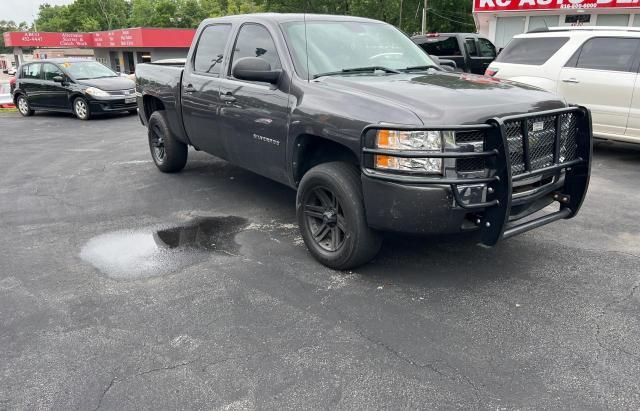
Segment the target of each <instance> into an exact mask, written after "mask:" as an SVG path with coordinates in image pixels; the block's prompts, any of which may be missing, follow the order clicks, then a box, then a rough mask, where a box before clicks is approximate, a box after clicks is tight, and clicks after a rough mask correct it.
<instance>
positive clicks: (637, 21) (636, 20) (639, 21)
mask: <svg viewBox="0 0 640 411" xmlns="http://www.w3.org/2000/svg"><path fill="white" fill-rule="evenodd" d="M633 27H640V14H634V17H633Z"/></svg>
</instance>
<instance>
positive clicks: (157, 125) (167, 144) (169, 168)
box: [148, 110, 188, 173]
mask: <svg viewBox="0 0 640 411" xmlns="http://www.w3.org/2000/svg"><path fill="white" fill-rule="evenodd" d="M148 135H149V149H150V150H151V157H152V158H153V162H154V163H156V166H157V167H158V168H159V169H160V171H162V172H165V173H175V172H177V171H180V170H182V169H183V168H184V166H185V165H186V164H187V156H188V147H187V145H186V144H184V143H183V142H181V141H179V140H177V139H176V138H175V137H174V136H173V134H171V131H170V130H169V125H168V124H167V119H166V117H165V115H164V111H163V110H159V111H155V112H154V113H153V114H151V117H149V126H148Z"/></svg>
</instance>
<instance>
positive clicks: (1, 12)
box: [0, 0, 74, 23]
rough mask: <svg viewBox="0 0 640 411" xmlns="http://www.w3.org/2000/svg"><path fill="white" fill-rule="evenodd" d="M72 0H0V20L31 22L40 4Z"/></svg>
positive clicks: (55, 3)
mask: <svg viewBox="0 0 640 411" xmlns="http://www.w3.org/2000/svg"><path fill="white" fill-rule="evenodd" d="M73 1H74V0H0V20H13V21H15V22H16V23H20V22H21V21H26V22H27V23H32V22H33V19H34V17H35V16H36V15H37V13H38V7H39V6H40V5H41V4H44V3H49V4H51V5H52V6H53V5H58V4H69V3H73Z"/></svg>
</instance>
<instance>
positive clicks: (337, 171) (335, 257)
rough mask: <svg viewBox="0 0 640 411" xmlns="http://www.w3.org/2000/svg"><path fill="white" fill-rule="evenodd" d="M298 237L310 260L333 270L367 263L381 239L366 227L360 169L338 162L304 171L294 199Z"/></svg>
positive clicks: (378, 246) (375, 251)
mask: <svg viewBox="0 0 640 411" xmlns="http://www.w3.org/2000/svg"><path fill="white" fill-rule="evenodd" d="M296 215H297V217H298V225H299V226H300V234H302V238H303V240H304V243H305V244H306V246H307V248H308V249H309V252H310V253H311V254H312V255H313V257H314V258H315V259H316V260H318V261H319V262H321V263H322V264H324V265H326V266H327V267H330V268H333V269H336V270H347V269H351V268H355V267H357V266H359V265H362V264H365V263H367V262H368V261H370V260H371V259H372V258H373V257H375V255H376V254H377V253H378V251H379V250H380V246H381V245H382V237H381V235H380V233H378V232H376V231H375V230H373V229H372V228H371V227H369V225H368V224H367V219H366V211H365V208H364V198H363V195H362V182H361V174H360V169H359V168H358V167H357V166H356V165H355V164H350V163H346V162H340V161H332V162H328V163H322V164H319V165H317V166H315V167H312V168H311V169H310V170H309V171H307V172H306V173H305V174H304V176H303V177H302V180H301V181H300V185H299V186H298V195H297V198H296Z"/></svg>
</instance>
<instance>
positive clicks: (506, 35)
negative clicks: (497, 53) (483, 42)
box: [495, 17, 525, 49]
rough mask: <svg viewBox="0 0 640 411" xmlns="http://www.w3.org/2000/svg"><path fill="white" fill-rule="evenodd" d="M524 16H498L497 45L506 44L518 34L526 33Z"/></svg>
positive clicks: (500, 46)
mask: <svg viewBox="0 0 640 411" xmlns="http://www.w3.org/2000/svg"><path fill="white" fill-rule="evenodd" d="M524 23H525V18H524V17H498V20H497V22H496V41H495V43H496V47H497V48H498V49H501V48H503V47H504V46H506V45H507V44H508V43H509V41H510V40H511V39H512V38H513V36H515V35H516V34H521V33H524Z"/></svg>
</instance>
